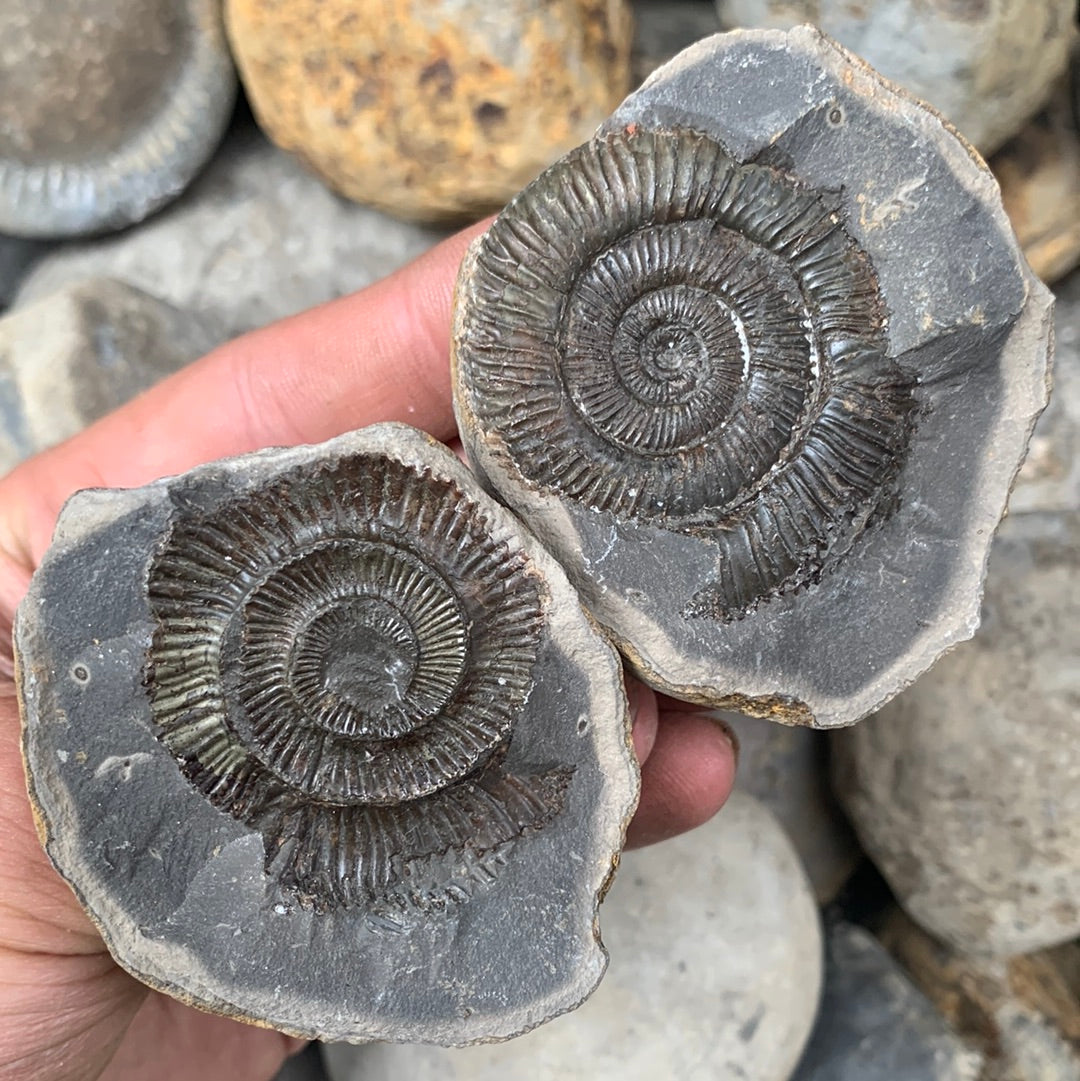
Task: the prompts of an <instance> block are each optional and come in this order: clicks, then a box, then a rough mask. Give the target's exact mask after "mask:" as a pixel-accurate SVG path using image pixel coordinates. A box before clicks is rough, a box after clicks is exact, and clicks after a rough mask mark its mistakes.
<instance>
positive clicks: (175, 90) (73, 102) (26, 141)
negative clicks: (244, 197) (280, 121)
mask: <svg viewBox="0 0 1080 1081" xmlns="http://www.w3.org/2000/svg"><path fill="white" fill-rule="evenodd" d="M0 70H2V71H3V72H4V92H3V95H2V96H0V231H2V232H6V233H12V234H16V235H19V236H31V237H61V236H72V235H75V234H80V233H88V232H96V231H99V230H106V229H118V228H120V227H122V226H124V225H128V224H130V223H131V222H136V221H141V220H142V219H143V218H145V217H146V216H147V215H148V214H150V213H152V212H153V211H154V210H156V209H157V208H158V207H159V206H161V205H162V204H164V203H166V202H168V201H169V200H170V199H173V198H175V196H176V195H178V194H179V193H180V192H181V191H183V190H184V188H185V187H186V186H187V184H188V183H189V182H190V181H191V178H192V177H193V176H194V175H195V174H196V172H198V170H199V169H200V168H201V167H202V166H203V165H204V164H205V162H206V160H207V159H208V158H209V157H210V155H211V154H212V153H213V150H214V148H215V147H216V146H217V144H218V141H219V140H220V139H221V135H222V133H223V132H224V130H225V126H226V124H227V123H228V119H229V116H230V115H231V113H232V107H233V102H234V100H235V97H236V75H235V73H234V71H233V66H232V61H231V59H230V57H229V49H228V45H227V44H226V41H225V32H224V28H223V27H222V24H221V5H220V2H219V0H100V2H95V0H49V3H47V4H38V3H29V4H26V3H16V4H6V5H5V6H4V10H3V12H0Z"/></svg>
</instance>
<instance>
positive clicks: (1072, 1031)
mask: <svg viewBox="0 0 1080 1081" xmlns="http://www.w3.org/2000/svg"><path fill="white" fill-rule="evenodd" d="M882 938H883V940H884V942H885V944H886V946H887V947H888V948H889V949H890V950H891V951H892V952H893V953H894V954H895V955H896V956H897V958H898V959H899V960H900V962H901V964H903V965H904V967H905V968H906V969H907V970H908V972H909V974H910V975H911V977H912V979H913V980H914V981H915V983H916V984H917V985H918V987H919V988H920V989H921V990H922V992H923V993H924V994H925V995H926V996H927V997H928V998H929V999H930V1000H931V1001H932V1002H933V1003H934V1005H936V1006H937V1007H938V1009H939V1010H941V1012H942V1013H943V1014H944V1015H945V1017H946V1019H947V1020H948V1021H949V1023H950V1025H952V1027H953V1029H954V1030H955V1031H956V1032H957V1033H958V1034H960V1035H961V1036H963V1037H965V1038H966V1039H968V1040H969V1041H970V1042H971V1043H972V1044H974V1045H975V1046H977V1047H979V1048H980V1050H981V1051H982V1052H983V1053H984V1054H985V1056H986V1064H985V1066H984V1068H983V1072H982V1073H981V1074H980V1075H979V1081H1076V1078H1078V1077H1080V1000H1078V998H1077V994H1076V988H1075V986H1074V985H1073V982H1072V981H1073V973H1074V971H1075V967H1076V964H1077V954H1078V952H1080V947H1078V946H1077V945H1076V944H1075V943H1073V944H1069V945H1068V946H1065V947H1060V948H1058V949H1055V950H1042V951H1040V952H1038V953H1033V954H1029V955H1028V956H1025V957H1014V958H1012V959H1011V960H1003V959H993V958H986V957H971V956H966V955H964V954H962V953H958V952H956V951H955V950H953V949H952V948H951V947H949V946H947V945H945V944H943V943H941V942H939V941H937V940H936V939H934V938H932V937H931V936H930V935H928V934H927V933H926V932H925V931H923V930H921V929H920V928H919V927H918V926H916V924H914V923H912V921H911V920H909V919H908V918H907V917H906V916H904V914H903V913H901V912H899V911H897V912H895V913H893V914H892V915H891V916H890V917H889V918H888V920H887V921H886V923H885V926H884V928H883V929H882Z"/></svg>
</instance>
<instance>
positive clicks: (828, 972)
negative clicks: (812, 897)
mask: <svg viewBox="0 0 1080 1081" xmlns="http://www.w3.org/2000/svg"><path fill="white" fill-rule="evenodd" d="M825 941H826V954H825V958H826V960H825V989H824V992H823V994H822V999H821V1009H820V1011H819V1012H818V1020H817V1024H816V1025H815V1026H814V1032H813V1035H812V1036H811V1037H810V1043H809V1044H808V1045H807V1048H806V1052H805V1054H804V1055H803V1058H802V1060H801V1061H800V1063H799V1068H798V1069H797V1070H796V1071H795V1074H794V1076H793V1078H792V1081H980V1070H981V1068H982V1056H981V1055H980V1054H979V1053H978V1052H977V1051H974V1050H972V1049H971V1048H969V1047H968V1046H966V1045H965V1044H964V1043H963V1041H961V1040H960V1039H959V1038H958V1037H957V1035H956V1034H955V1033H954V1032H953V1031H952V1030H951V1029H950V1028H949V1026H948V1025H947V1024H946V1022H945V1019H944V1018H943V1017H942V1016H941V1014H940V1013H938V1011H937V1009H936V1008H935V1007H934V1006H933V1005H932V1004H931V1003H930V1002H929V1001H928V1000H927V999H926V998H925V997H924V996H923V995H922V994H921V992H919V991H918V990H917V989H916V988H915V986H914V985H913V984H912V983H911V981H910V980H909V979H908V978H907V976H905V975H904V973H903V972H902V971H901V969H900V967H899V965H897V963H896V962H895V961H894V960H893V959H892V958H891V957H890V956H889V954H888V951H887V950H886V949H885V947H884V946H882V945H881V943H880V942H878V940H877V939H876V938H874V936H873V935H872V934H870V932H869V931H867V930H865V929H864V928H862V927H857V926H855V925H854V924H849V923H838V924H835V925H834V926H832V927H831V928H829V929H828V932H827V934H826V939H825Z"/></svg>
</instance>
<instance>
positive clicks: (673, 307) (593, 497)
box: [454, 27, 1052, 727]
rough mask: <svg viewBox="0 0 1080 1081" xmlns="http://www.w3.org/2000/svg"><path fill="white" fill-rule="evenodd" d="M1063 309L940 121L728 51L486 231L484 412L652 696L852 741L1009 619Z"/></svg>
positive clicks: (475, 302)
mask: <svg viewBox="0 0 1080 1081" xmlns="http://www.w3.org/2000/svg"><path fill="white" fill-rule="evenodd" d="M1051 303H1052V302H1051V298H1050V295H1049V293H1048V292H1047V291H1046V289H1045V288H1043V286H1042V285H1041V284H1040V283H1039V282H1038V281H1037V279H1035V277H1034V276H1033V275H1032V274H1031V272H1030V270H1029V269H1028V268H1027V265H1026V264H1025V263H1024V261H1023V259H1022V257H1021V256H1020V254H1019V250H1018V248H1017V245H1016V242H1015V239H1014V237H1013V235H1012V232H1011V230H1010V228H1009V224H1008V221H1007V219H1006V218H1005V215H1004V212H1003V211H1002V209H1001V204H1000V199H999V196H998V192H997V187H996V184H995V183H994V181H993V178H992V177H991V176H990V174H989V172H988V171H987V170H986V168H985V166H984V165H983V164H982V162H981V160H979V159H978V157H977V156H976V155H975V154H974V153H973V152H972V151H971V150H970V149H969V148H968V147H967V146H966V145H965V144H964V143H962V142H961V140H960V139H958V138H957V137H956V135H955V134H954V133H953V132H952V131H951V130H950V129H949V128H948V127H947V126H946V125H945V124H944V123H943V122H942V120H941V119H940V118H939V117H938V116H936V115H935V114H933V113H932V112H930V111H929V110H927V109H925V108H924V107H923V106H921V105H919V104H918V103H916V102H915V101H914V100H912V99H910V98H908V97H906V96H905V95H903V94H901V93H899V92H897V91H896V90H895V89H893V88H892V87H891V86H890V85H889V84H887V83H886V82H885V81H884V80H882V79H881V78H880V77H879V76H877V75H876V74H875V73H874V72H873V71H872V70H870V69H869V68H868V67H866V65H864V64H862V63H861V62H860V61H858V60H857V59H856V58H855V57H853V56H852V55H851V54H849V53H847V52H845V51H844V50H843V49H841V48H840V47H839V46H837V45H836V44H835V43H834V42H831V41H830V40H829V39H827V38H825V37H824V36H822V35H821V34H819V33H818V32H816V31H814V30H812V29H811V28H808V27H807V28H801V29H799V30H795V31H792V32H790V33H787V34H785V33H778V32H743V33H735V34H726V35H717V36H715V37H712V38H709V39H706V40H704V41H702V42H699V43H698V44H697V45H695V46H692V47H691V48H690V49H687V50H686V51H685V52H683V53H682V54H680V55H679V56H678V57H676V58H675V59H674V60H673V61H672V62H671V63H670V64H668V65H666V66H665V67H664V68H661V69H660V70H658V71H657V72H656V73H655V74H654V75H653V76H652V77H651V78H650V79H649V80H648V81H647V82H646V83H645V85H644V86H643V87H642V88H641V90H639V91H638V92H637V93H635V94H633V95H631V96H630V97H629V98H628V99H627V100H626V101H625V102H624V103H623V105H621V106H620V107H619V109H618V110H617V111H616V112H615V114H614V115H613V116H612V118H611V119H610V120H609V121H608V122H607V123H606V124H605V125H604V127H603V128H602V129H601V130H600V132H599V133H598V134H597V136H596V137H595V138H594V139H593V140H592V141H590V142H589V143H587V144H585V145H584V146H582V147H579V148H578V149H577V150H576V151H573V152H572V153H570V154H569V155H567V156H566V157H565V158H563V159H562V160H561V161H559V162H558V163H556V164H555V165H554V166H552V167H551V168H550V169H549V170H548V171H547V172H545V173H544V174H543V175H541V176H540V177H539V178H538V179H537V180H536V181H535V182H534V183H533V184H532V185H530V186H529V187H528V188H526V189H525V190H524V191H523V192H522V193H521V194H520V195H519V196H518V197H517V198H516V199H515V200H514V201H513V202H512V203H511V204H510V205H509V206H508V207H507V209H506V210H505V211H504V212H503V213H502V214H501V215H500V216H499V217H498V218H497V219H496V221H495V223H494V224H493V226H492V227H491V229H490V230H489V231H488V232H487V233H486V234H485V235H484V236H482V237H480V238H479V239H478V240H477V241H475V242H474V244H473V246H472V247H471V249H470V252H469V254H468V256H467V258H466V260H465V263H464V265H463V267H462V271H461V276H460V278H459V282H458V291H457V303H456V309H455V326H454V369H455V372H454V382H455V405H456V409H457V412H458V419H459V425H460V428H461V431H462V437H463V440H464V442H465V444H466V447H467V449H468V451H469V455H470V459H471V460H472V462H473V464H474V466H475V468H476V469H477V471H478V473H479V474H480V475H481V476H482V477H484V478H485V481H486V483H487V484H488V485H489V486H490V487H491V488H492V489H494V490H495V491H497V492H498V493H499V495H500V496H501V497H502V498H504V499H505V500H506V501H507V503H508V504H509V505H510V506H511V507H512V508H513V509H514V510H515V511H517V512H518V513H519V514H520V515H521V516H522V517H524V518H525V519H526V520H527V521H528V522H529V523H530V525H531V527H532V528H533V529H534V531H535V532H537V534H538V535H539V536H540V537H541V539H542V540H543V541H544V543H545V544H546V545H547V546H548V547H549V549H550V550H551V551H553V552H554V553H555V554H556V555H557V557H558V558H559V559H560V560H561V561H562V563H563V565H564V566H565V567H566V568H567V571H568V573H569V575H570V578H571V580H572V581H573V582H574V584H575V585H576V586H577V587H578V589H579V591H580V592H581V595H582V597H583V599H584V601H585V603H586V606H587V607H588V608H590V609H591V611H592V612H593V613H594V614H595V615H596V616H597V618H598V619H599V621H600V622H601V623H602V624H603V625H604V626H606V627H607V628H608V629H609V630H610V631H611V632H612V634H613V635H614V637H615V638H616V640H617V642H618V644H619V646H620V648H621V649H622V650H623V651H624V652H625V654H626V655H627V657H628V658H629V660H630V661H631V663H632V664H633V665H634V667H635V668H636V669H637V670H638V672H639V673H640V674H641V675H642V676H643V678H645V679H646V680H647V681H648V682H650V683H652V684H653V685H654V686H656V687H659V688H661V689H663V690H665V691H668V692H670V693H673V694H675V695H677V696H679V697H682V698H687V699H691V700H694V701H698V702H703V703H708V704H712V705H721V706H733V707H735V708H739V709H742V710H744V711H746V712H749V713H755V714H760V715H765V716H771V717H775V718H776V719H779V720H783V721H785V722H789V723H803V724H813V725H817V726H820V727H832V726H836V725H842V724H847V723H851V722H853V721H855V720H857V719H858V718H860V717H862V716H864V715H865V714H866V713H868V712H869V711H871V710H872V709H873V708H875V707H876V706H877V705H879V704H880V703H881V702H883V701H884V700H886V699H887V698H889V697H890V696H891V695H892V694H894V693H896V692H897V691H898V690H900V689H901V688H902V687H903V686H904V685H905V684H907V683H909V682H911V681H912V680H913V679H915V678H916V677H917V676H918V675H919V674H920V673H921V672H922V671H924V670H925V669H926V668H927V667H928V666H929V665H930V664H931V663H932V662H933V660H934V659H935V658H936V657H937V656H938V655H939V654H940V653H941V652H942V651H943V650H944V649H946V648H947V647H948V646H950V645H952V644H954V643H955V642H957V641H959V640H961V639H963V638H966V637H968V636H970V635H971V633H972V632H973V630H974V628H975V626H976V625H977V621H978V600H979V594H980V590H981V582H982V577H983V571H984V565H985V560H986V551H987V545H988V544H989V541H990V538H991V535H992V534H993V531H994V529H995V527H996V525H997V523H998V520H999V519H1000V517H1001V514H1002V513H1003V510H1004V507H1005V501H1006V497H1007V493H1008V490H1009V486H1010V484H1011V482H1012V479H1013V476H1014V475H1015V473H1016V470H1017V468H1018V465H1019V463H1020V461H1021V459H1022V457H1023V453H1024V448H1025V446H1026V442H1027V438H1028V436H1029V434H1030V431H1031V427H1032V425H1033V424H1034V420H1035V417H1036V416H1037V414H1038V412H1039V410H1040V409H1041V408H1042V407H1043V405H1044V404H1045V400H1046V394H1047V365H1048V353H1049V337H1050V335H1049V317H1050V309H1051Z"/></svg>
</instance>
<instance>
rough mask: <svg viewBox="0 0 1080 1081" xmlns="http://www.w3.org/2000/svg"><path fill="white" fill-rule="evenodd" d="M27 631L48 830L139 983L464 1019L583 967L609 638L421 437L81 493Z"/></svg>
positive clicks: (434, 1022) (256, 1006)
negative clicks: (131, 487) (123, 488)
mask: <svg viewBox="0 0 1080 1081" xmlns="http://www.w3.org/2000/svg"><path fill="white" fill-rule="evenodd" d="M94 583H108V588H107V590H104V589H97V588H95V586H94ZM17 645H18V651H19V659H20V668H21V690H22V697H23V701H24V706H25V711H26V717H27V734H26V750H27V757H28V761H29V763H30V769H31V772H32V776H33V778H34V780H33V790H34V797H35V800H36V802H37V803H38V805H39V809H40V813H41V818H42V821H43V823H44V828H45V832H46V836H47V844H48V848H49V852H50V855H52V857H53V859H54V861H55V862H56V864H57V866H58V867H59V869H60V870H61V872H62V873H63V874H64V875H65V876H66V877H67V878H68V879H69V881H71V883H72V885H73V886H74V887H75V889H76V890H77V892H78V893H79V894H80V896H81V897H82V899H83V901H84V903H85V904H86V905H87V907H88V909H89V911H90V912H91V914H92V915H93V916H94V917H95V919H97V920H98V921H99V923H100V924H101V926H102V929H103V932H104V934H105V937H106V940H107V941H108V943H109V945H110V947H111V948H112V949H113V950H114V952H115V954H116V956H117V958H118V959H119V960H120V961H121V962H122V963H123V964H124V965H125V966H126V967H128V968H130V969H132V970H133V971H134V972H136V973H137V974H139V975H140V976H141V977H142V978H144V979H146V980H147V981H148V982H150V983H151V984H155V985H158V986H163V987H164V988H165V989H166V990H170V991H172V992H173V993H178V994H180V995H181V996H190V997H192V998H193V999H195V1000H196V1001H197V1002H198V1003H200V1004H202V1005H204V1006H210V1007H211V1008H215V1009H219V1010H221V1011H222V1012H226V1013H230V1014H234V1015H238V1016H249V1017H254V1018H257V1019H259V1020H262V1021H266V1022H269V1023H271V1024H274V1025H275V1026H277V1027H280V1028H284V1029H286V1030H290V1031H296V1032H299V1033H303V1034H306V1035H311V1036H315V1035H320V1036H324V1037H333V1038H345V1039H350V1038H351V1039H362V1038H380V1037H382V1038H399V1039H403V1038H408V1039H421V1040H433V1041H439V1042H468V1041H469V1040H474V1039H479V1038H481V1037H491V1036H506V1035H511V1034H513V1033H514V1032H517V1031H520V1030H521V1029H524V1028H526V1027H529V1026H531V1025H532V1024H535V1023H537V1022H538V1021H539V1020H542V1019H543V1018H544V1017H547V1016H550V1015H552V1014H554V1013H557V1012H560V1011H562V1010H565V1009H568V1008H569V1007H571V1006H572V1005H575V1004H576V1003H577V1002H578V1001H580V1000H581V999H582V998H583V997H584V996H585V995H586V994H587V993H588V991H589V990H591V988H592V986H593V985H594V984H595V982H596V981H597V980H598V979H599V976H600V973H601V971H602V968H603V962H602V951H601V950H600V947H599V944H598V942H597V941H596V936H595V932H594V929H593V924H594V919H595V914H596V905H597V903H598V895H599V893H600V891H601V890H602V888H603V886H604V883H605V881H606V879H607V877H608V875H609V874H610V872H611V869H612V864H613V860H614V858H615V854H616V853H617V851H618V847H619V844H620V842H621V835H622V829H623V827H624V825H625V821H626V818H627V816H628V814H629V812H630V810H631V809H632V804H633V798H634V767H633V764H632V756H631V752H630V749H629V745H628V741H627V738H626V727H625V725H626V707H625V701H624V699H623V697H622V692H621V680H620V673H619V667H618V663H617V659H616V657H615V654H614V652H613V651H612V650H611V649H610V647H608V646H607V645H606V643H605V642H604V641H603V639H602V638H601V637H600V636H599V635H598V633H597V632H596V631H595V630H594V629H593V628H592V626H591V625H590V623H589V622H588V620H587V618H586V617H585V615H584V613H583V612H582V610H581V608H580V605H579V604H578V602H577V599H576V597H575V596H574V594H573V592H572V591H571V589H570V587H569V585H568V584H567V582H566V581H565V578H564V577H563V576H562V574H561V572H560V571H559V570H558V568H557V567H556V566H555V565H554V563H553V561H552V560H551V559H550V557H549V556H547V554H546V553H545V552H544V551H543V550H542V549H541V548H540V547H539V546H538V545H537V544H536V542H535V541H534V540H533V539H532V538H531V537H528V536H527V535H526V534H524V533H523V532H521V530H520V527H518V526H516V524H515V523H514V520H513V519H512V518H511V516H510V515H508V514H507V513H506V512H505V511H503V510H502V509H501V508H499V507H498V506H497V505H495V504H494V503H492V501H491V500H489V499H488V498H487V497H486V496H484V495H483V493H482V492H480V491H479V490H478V489H476V487H475V484H474V483H473V482H471V480H470V478H469V477H468V474H467V473H466V472H465V470H464V469H463V468H462V467H461V466H460V465H459V464H458V463H457V462H456V460H454V459H453V457H452V455H450V454H449V452H448V451H446V450H445V449H444V448H441V447H438V446H437V445H436V444H434V443H433V442H432V441H431V440H429V439H427V438H426V437H423V436H421V435H420V434H419V433H415V432H413V431H412V430H411V429H406V428H403V427H400V426H383V427H380V428H376V429H369V430H368V431H367V432H364V433H358V434H356V435H354V436H349V437H343V438H342V439H340V440H337V441H335V442H333V443H330V444H327V445H325V446H324V447H321V448H301V449H299V450H291V451H289V450H286V451H269V452H262V453H260V454H258V455H254V456H249V457H247V458H244V459H236V460H234V461H231V462H224V463H218V464H216V465H213V466H208V467H202V468H200V469H197V470H194V471H193V472H192V473H190V474H188V475H186V476H184V477H180V478H175V479H173V480H168V481H161V482H158V483H156V484H154V485H151V486H149V487H147V488H145V489H141V490H138V491H134V492H126V493H125V492H100V493H94V492H91V493H87V494H84V495H81V496H79V497H77V498H76V499H75V500H73V501H72V502H71V504H70V505H69V507H68V509H67V510H66V511H65V514H64V517H63V519H62V521H61V524H60V526H59V532H58V535H57V543H56V544H55V545H54V547H53V549H52V550H51V554H50V555H49V556H48V557H47V558H46V560H45V562H44V564H43V566H42V569H41V571H40V572H39V574H38V576H37V577H36V578H35V584H34V586H33V587H32V590H31V596H30V598H29V599H28V601H27V603H26V605H25V607H24V608H22V609H21V614H20V617H19V621H18V631H17ZM571 851H572V852H573V853H574V858H573V859H571V858H570V857H569V852H571ZM225 928H228V929H229V930H228V932H227V933H226V931H225V930H224V929H225ZM511 928H512V930H511ZM234 931H235V935H234V934H233V932H234ZM301 949H302V950H303V951H304V953H303V955H299V954H297V952H296V951H297V950H301Z"/></svg>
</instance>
